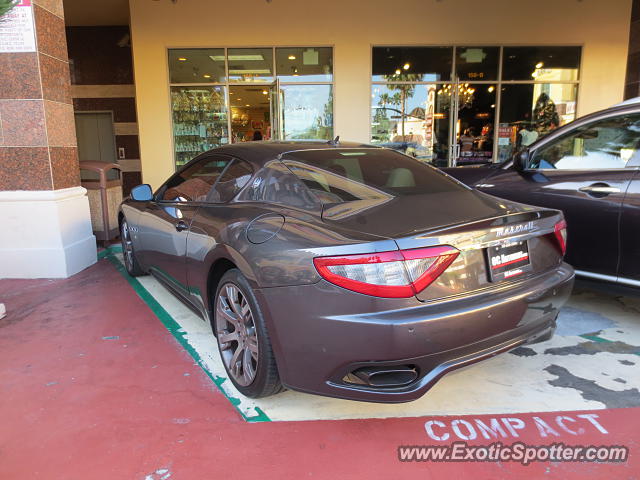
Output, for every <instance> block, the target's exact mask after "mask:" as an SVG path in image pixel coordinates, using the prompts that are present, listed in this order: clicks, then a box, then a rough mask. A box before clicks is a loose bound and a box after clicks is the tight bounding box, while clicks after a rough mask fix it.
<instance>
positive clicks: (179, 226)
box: [176, 220, 189, 232]
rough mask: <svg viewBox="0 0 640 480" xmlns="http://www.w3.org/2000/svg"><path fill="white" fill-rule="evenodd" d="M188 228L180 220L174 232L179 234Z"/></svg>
mask: <svg viewBox="0 0 640 480" xmlns="http://www.w3.org/2000/svg"><path fill="white" fill-rule="evenodd" d="M188 228H189V225H187V224H186V223H184V222H183V221H182V220H180V221H179V222H178V223H176V230H177V231H178V232H181V231H183V230H186V229H188Z"/></svg>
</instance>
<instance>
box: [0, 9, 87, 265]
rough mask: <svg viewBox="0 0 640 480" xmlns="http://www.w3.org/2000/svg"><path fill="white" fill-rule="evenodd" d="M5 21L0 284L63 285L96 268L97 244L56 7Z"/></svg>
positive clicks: (0, 49)
mask: <svg viewBox="0 0 640 480" xmlns="http://www.w3.org/2000/svg"><path fill="white" fill-rule="evenodd" d="M7 17H8V18H6V19H4V21H3V24H4V25H9V26H10V27H11V28H12V32H11V33H10V34H11V35H12V37H8V36H7V35H8V34H7V33H5V32H6V29H5V32H3V31H2V26H0V72H2V81H0V219H1V220H2V221H3V222H4V225H3V227H2V230H3V234H2V235H0V277H22V278H25V277H26V278H29V277H66V276H69V275H71V274H73V273H75V272H77V271H79V270H81V269H82V268H85V267H86V266H88V265H90V264H91V263H94V262H95V237H93V234H92V233H91V224H90V216H89V210H88V201H87V198H86V191H85V190H84V189H83V188H81V187H80V171H79V167H78V152H77V146H76V135H75V123H74V116H73V105H72V99H71V93H70V80H69V63H68V59H67V46H66V38H65V25H64V15H63V7H62V0H34V1H30V0H22V2H20V3H19V4H18V6H16V7H14V10H13V11H11V12H9V14H8V15H7ZM18 17H19V18H20V19H22V23H20V22H19V21H17V20H16V18H18ZM25 19H26V20H25ZM3 35H4V36H3ZM16 38H17V39H18V40H16V41H14V39H16ZM10 41H11V43H10ZM3 42H4V45H5V46H2V45H1V44H2V43H3ZM12 222H13V223H15V224H13V225H12Z"/></svg>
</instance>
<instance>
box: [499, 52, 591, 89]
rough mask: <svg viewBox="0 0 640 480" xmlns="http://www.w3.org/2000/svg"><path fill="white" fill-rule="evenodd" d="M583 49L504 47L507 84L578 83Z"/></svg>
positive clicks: (503, 71)
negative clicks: (508, 81)
mask: <svg viewBox="0 0 640 480" xmlns="http://www.w3.org/2000/svg"><path fill="white" fill-rule="evenodd" d="M581 51H582V49H581V48H580V47H504V52H503V54H502V58H503V64H502V65H503V66H502V79H503V80H529V81H532V80H536V81H546V82H557V81H575V80H578V68H579V66H580V54H581Z"/></svg>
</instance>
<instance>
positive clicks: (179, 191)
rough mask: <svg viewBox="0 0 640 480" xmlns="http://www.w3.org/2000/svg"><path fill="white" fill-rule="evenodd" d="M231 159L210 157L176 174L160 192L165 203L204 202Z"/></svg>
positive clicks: (216, 156)
mask: <svg viewBox="0 0 640 480" xmlns="http://www.w3.org/2000/svg"><path fill="white" fill-rule="evenodd" d="M229 161H230V158H227V157H223V156H218V155H214V156H208V157H205V158H203V159H201V160H198V161H196V162H194V163H193V164H189V165H188V166H187V167H186V168H184V169H183V170H180V171H179V172H178V173H176V174H175V175H174V176H173V177H171V179H169V181H168V182H167V183H166V185H165V186H164V187H163V188H162V189H161V190H160V197H161V198H162V200H164V201H179V202H204V201H206V200H207V195H208V194H209V191H210V190H211V187H212V186H213V184H214V183H215V182H216V180H217V179H218V177H219V176H220V174H222V171H223V170H224V169H225V167H226V166H227V164H228V163H229Z"/></svg>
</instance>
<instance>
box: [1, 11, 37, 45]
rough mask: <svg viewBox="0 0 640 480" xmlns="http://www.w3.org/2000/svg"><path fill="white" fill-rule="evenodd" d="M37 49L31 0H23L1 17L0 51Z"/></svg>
mask: <svg viewBox="0 0 640 480" xmlns="http://www.w3.org/2000/svg"><path fill="white" fill-rule="evenodd" d="M35 51H36V36H35V29H34V27H33V9H32V7H31V0H21V1H20V2H18V4H17V5H16V6H15V7H13V9H12V10H11V11H10V12H9V13H7V14H6V15H5V16H4V17H2V18H1V19H0V53H8V52H35Z"/></svg>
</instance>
